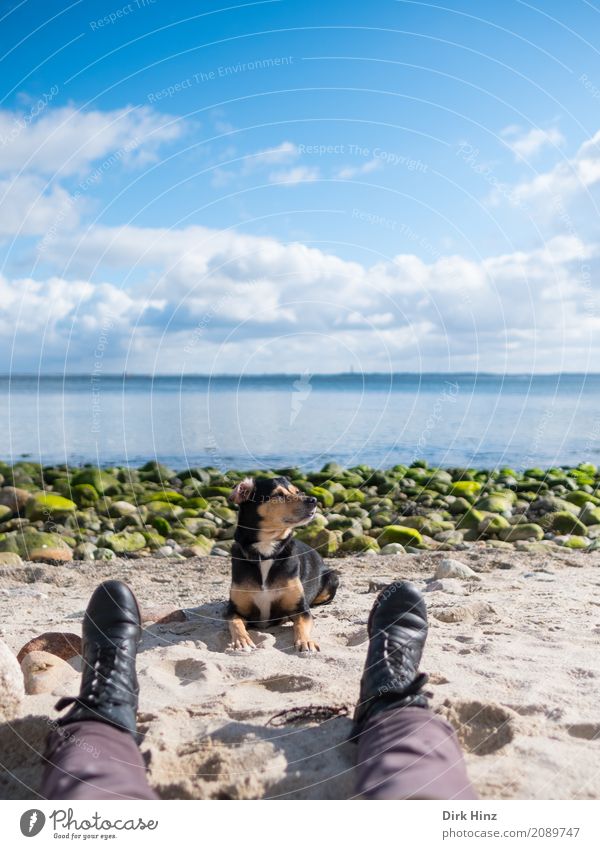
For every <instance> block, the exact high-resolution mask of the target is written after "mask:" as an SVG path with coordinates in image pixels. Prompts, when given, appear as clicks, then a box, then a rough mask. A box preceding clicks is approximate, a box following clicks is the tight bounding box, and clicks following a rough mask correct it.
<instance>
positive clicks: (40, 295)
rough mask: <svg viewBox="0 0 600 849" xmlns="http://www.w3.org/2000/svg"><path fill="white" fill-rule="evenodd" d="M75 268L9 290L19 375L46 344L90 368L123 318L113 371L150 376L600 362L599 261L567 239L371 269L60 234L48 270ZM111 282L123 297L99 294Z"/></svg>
mask: <svg viewBox="0 0 600 849" xmlns="http://www.w3.org/2000/svg"><path fill="white" fill-rule="evenodd" d="M65 255H66V256H69V257H71V261H70V268H71V269H72V270H73V272H72V273H73V274H77V278H76V279H75V280H74V281H73V282H70V281H67V280H64V279H62V278H51V279H50V280H47V281H46V280H37V281H23V280H14V281H8V280H3V281H2V287H0V315H1V316H2V320H3V322H4V328H5V330H10V331H11V337H12V331H15V338H16V343H15V345H16V347H15V352H14V353H15V360H14V362H15V367H16V368H18V367H20V368H21V369H25V368H27V367H32V364H33V366H35V364H36V363H37V361H38V358H39V357H40V348H42V347H43V351H44V355H43V357H42V361H43V362H45V363H46V362H47V363H50V362H55V363H58V364H61V363H62V361H63V360H64V357H65V351H66V350H67V346H69V354H70V357H71V359H70V360H68V362H69V363H70V366H68V367H71V368H72V369H73V370H76V368H78V369H79V370H82V369H85V368H86V364H88V363H89V362H90V361H91V360H92V359H93V349H94V346H95V344H96V340H97V338H98V334H99V333H100V332H101V328H102V323H103V321H106V319H107V317H109V318H110V317H111V316H112V317H113V318H112V319H111V322H112V323H111V331H110V338H111V344H110V346H109V349H107V351H106V353H105V359H104V366H103V367H104V368H105V369H106V370H107V371H109V370H114V371H122V370H123V369H125V368H127V369H128V370H129V371H148V370H149V369H152V368H153V364H154V362H155V359H156V358H157V360H156V361H157V362H159V363H160V369H161V370H162V371H166V372H169V371H171V372H177V371H180V370H182V369H184V370H185V369H187V370H191V371H204V372H206V371H212V370H217V371H229V372H237V371H239V370H240V369H241V368H243V367H244V363H246V362H249V363H251V368H252V370H255V371H261V370H265V371H298V370H302V369H304V368H308V369H309V370H310V371H311V372H318V371H336V370H340V369H341V370H343V369H346V368H347V367H348V362H350V361H353V362H354V363H355V364H356V366H357V368H364V369H365V370H370V371H377V370H381V369H383V370H385V369H387V368H389V367H392V368H397V369H419V368H428V369H432V370H433V369H444V368H449V369H456V370H461V369H469V368H488V369H493V370H498V369H503V368H507V369H512V370H531V369H546V370H557V369H558V368H567V369H571V370H573V369H576V368H585V367H586V363H587V357H588V356H589V354H590V352H594V354H595V356H596V357H597V356H598V355H599V354H600V350H599V343H598V342H596V341H595V339H597V338H600V337H598V331H600V313H599V312H598V309H597V306H596V304H595V294H594V291H593V287H592V284H591V283H590V280H593V279H595V277H594V273H595V272H596V271H597V270H599V269H600V251H599V249H598V248H597V247H596V246H594V245H589V244H584V243H582V242H581V241H580V240H578V239H576V238H574V237H570V236H562V237H558V238H555V239H553V240H551V241H550V242H548V243H547V244H546V245H544V246H542V247H540V248H538V249H536V250H530V251H521V252H514V253H510V254H503V255H497V256H492V257H489V258H487V259H485V260H483V261H481V262H475V261H473V260H469V259H466V258H465V257H461V256H445V257H441V258H439V259H438V260H436V261H435V262H431V263H427V262H424V261H423V260H422V259H421V258H419V257H417V256H414V255H399V256H396V257H394V258H393V259H392V260H389V261H381V262H378V263H376V264H374V265H371V266H368V267H367V266H363V265H361V264H360V263H357V262H349V261H346V260H342V259H340V258H339V257H336V256H334V255H331V254H328V253H325V252H323V251H321V250H318V249H315V248H310V247H308V246H306V245H302V244H299V243H293V244H289V245H285V244H282V243H280V242H278V241H277V240H275V239H271V238H264V237H255V236H248V235H244V234H238V233H233V232H229V231H219V230H211V229H209V228H204V227H190V228H186V229H183V230H167V229H149V228H148V229H146V228H136V227H123V228H93V229H91V230H90V231H88V232H87V233H85V234H76V235H75V234H74V235H72V236H69V235H66V234H63V235H62V236H61V238H60V239H57V240H56V242H54V243H53V244H52V245H50V246H49V248H48V256H47V259H48V261H51V260H52V259H54V258H56V259H59V258H61V257H64V256H65ZM588 271H589V274H588ZM104 273H106V274H107V275H108V274H110V276H111V277H112V278H114V277H119V278H121V279H122V281H123V282H122V285H121V286H117V285H115V284H113V283H106V282H104V283H102V284H93V283H91V282H89V281H90V278H92V276H98V275H104ZM130 274H131V275H132V278H131V279H129V275H130ZM42 327H43V328H44V329H45V333H44V334H41V333H40V330H41V329H42ZM127 351H129V352H130V353H129V357H130V358H129V360H127V361H126V360H125V359H124V357H125V354H126V352H127ZM388 361H389V362H388ZM61 367H62V366H61Z"/></svg>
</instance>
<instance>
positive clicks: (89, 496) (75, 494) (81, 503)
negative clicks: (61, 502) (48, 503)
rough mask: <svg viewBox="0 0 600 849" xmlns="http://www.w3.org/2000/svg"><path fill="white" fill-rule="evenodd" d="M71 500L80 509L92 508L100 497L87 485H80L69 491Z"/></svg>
mask: <svg viewBox="0 0 600 849" xmlns="http://www.w3.org/2000/svg"><path fill="white" fill-rule="evenodd" d="M71 498H72V499H73V501H74V502H75V504H76V505H77V506H78V507H80V508H85V507H93V506H94V505H95V504H96V502H97V501H98V499H99V498H100V496H99V495H98V493H97V492H96V490H95V489H94V487H93V486H92V485H91V484H89V483H80V484H78V485H77V486H74V487H72V489H71Z"/></svg>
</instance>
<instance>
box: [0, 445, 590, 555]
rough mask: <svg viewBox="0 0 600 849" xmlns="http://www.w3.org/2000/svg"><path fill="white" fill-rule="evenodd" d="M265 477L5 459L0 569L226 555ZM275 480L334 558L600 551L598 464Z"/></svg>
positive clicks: (308, 534) (316, 542)
mask: <svg viewBox="0 0 600 849" xmlns="http://www.w3.org/2000/svg"><path fill="white" fill-rule="evenodd" d="M261 473H262V474H265V472H264V471H263V472H260V471H253V470H245V471H229V472H226V473H223V472H222V471H220V470H219V469H216V468H211V467H202V468H190V469H185V470H181V471H175V470H173V469H169V468H167V467H166V466H164V465H162V464H161V463H158V462H154V461H151V462H149V463H146V464H145V465H144V466H142V467H141V468H139V469H133V468H129V467H112V468H105V469H102V468H98V467H94V466H82V467H68V466H66V465H59V466H44V467H42V466H41V465H40V464H37V463H33V462H28V461H22V462H18V463H15V464H14V465H12V466H10V465H8V464H6V463H0V563H3V564H5V565H9V564H12V565H16V564H18V563H19V562H20V560H21V559H24V560H30V561H33V562H46V563H62V562H68V561H71V560H73V559H75V560H84V561H102V560H112V559H114V558H116V557H130V558H138V557H144V556H153V557H158V558H175V559H183V558H186V557H198V556H205V555H217V556H219V555H220V556H224V557H225V556H228V555H229V552H230V550H231V545H232V539H233V534H234V529H235V522H236V515H237V514H236V511H235V510H233V509H232V507H231V505H230V503H229V501H228V495H229V493H230V492H231V490H232V488H233V487H234V486H235V484H236V483H237V482H238V481H239V480H240V479H241V478H242V477H244V476H245V475H248V474H261ZM274 473H277V474H284V475H286V476H287V477H289V478H290V479H291V480H292V481H293V482H294V483H295V484H296V485H297V486H298V487H300V488H301V489H302V490H304V491H305V492H307V493H309V494H311V495H314V496H316V498H317V499H318V501H319V513H318V514H317V516H316V517H315V519H314V521H313V522H311V524H310V525H308V526H306V527H304V528H301V529H299V530H298V531H297V536H298V537H300V538H301V539H303V540H305V541H306V542H307V543H309V544H310V545H312V546H313V547H314V548H316V549H318V550H319V551H320V552H321V553H322V554H323V556H327V557H338V556H344V555H360V554H370V555H374V554H377V555H383V556H386V555H392V554H399V553H409V554H415V553H418V552H422V551H453V550H454V551H457V550H458V551H460V550H465V549H468V548H470V547H473V546H475V547H477V548H482V547H483V548H495V549H510V550H513V549H517V550H521V551H531V552H538V553H542V552H551V551H556V550H557V549H561V548H566V549H582V550H587V551H593V550H596V549H597V548H599V547H600V541H599V537H600V495H599V494H598V492H599V487H600V472H599V470H598V468H597V467H596V466H595V465H592V464H591V463H581V464H580V465H579V466H577V467H574V468H552V469H527V470H526V471H524V472H516V471H514V470H513V469H508V468H503V469H497V470H493V471H486V470H478V469H464V468H460V469H457V468H454V469H440V468H430V467H428V466H427V464H426V463H424V462H416V463H413V464H412V465H411V466H405V465H397V466H394V467H393V468H391V469H387V470H384V471H381V470H376V469H372V468H370V467H368V466H363V465H359V466H353V467H352V468H348V469H344V468H342V467H341V466H339V465H337V464H336V463H328V464H326V465H325V466H324V467H323V468H322V469H321V471H319V472H303V471H302V470H300V469H298V468H286V469H277V470H274Z"/></svg>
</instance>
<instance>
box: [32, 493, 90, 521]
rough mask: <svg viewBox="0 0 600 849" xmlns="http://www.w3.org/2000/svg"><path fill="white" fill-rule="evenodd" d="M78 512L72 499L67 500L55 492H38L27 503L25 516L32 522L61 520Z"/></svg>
mask: <svg viewBox="0 0 600 849" xmlns="http://www.w3.org/2000/svg"><path fill="white" fill-rule="evenodd" d="M76 510H77V505H76V504H75V502H74V501H71V499H70V498H65V497H64V495H57V494H56V493H55V492H36V493H35V495H32V497H31V498H30V500H29V501H28V502H27V507H26V508H25V515H26V516H27V518H28V519H30V520H31V521H32V522H35V521H37V520H38V519H41V520H43V521H45V520H47V519H61V518H65V517H66V516H68V515H69V513H74V512H75V511H76Z"/></svg>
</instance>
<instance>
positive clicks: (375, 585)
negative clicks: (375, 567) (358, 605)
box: [367, 578, 394, 593]
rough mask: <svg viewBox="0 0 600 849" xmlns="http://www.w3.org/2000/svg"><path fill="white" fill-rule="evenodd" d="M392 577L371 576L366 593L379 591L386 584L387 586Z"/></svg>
mask: <svg viewBox="0 0 600 849" xmlns="http://www.w3.org/2000/svg"><path fill="white" fill-rule="evenodd" d="M393 580H394V579H393V578H371V579H370V581H369V588H368V589H367V592H368V593H380V592H381V591H382V590H384V589H385V588H386V587H387V586H389V585H390V584H391V583H392V581H393Z"/></svg>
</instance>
